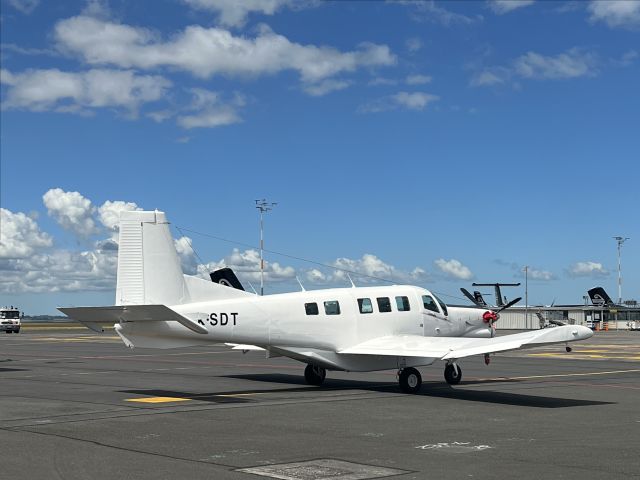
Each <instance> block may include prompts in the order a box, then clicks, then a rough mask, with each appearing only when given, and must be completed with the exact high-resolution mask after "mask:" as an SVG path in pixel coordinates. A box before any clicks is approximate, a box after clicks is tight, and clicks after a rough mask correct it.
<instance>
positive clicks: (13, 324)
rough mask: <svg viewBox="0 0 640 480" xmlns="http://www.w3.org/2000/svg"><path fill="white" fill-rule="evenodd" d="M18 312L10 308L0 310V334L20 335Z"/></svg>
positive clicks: (19, 316)
mask: <svg viewBox="0 0 640 480" xmlns="http://www.w3.org/2000/svg"><path fill="white" fill-rule="evenodd" d="M20 318H21V315H20V310H18V309H17V308H15V307H14V306H13V305H12V306H11V307H3V308H0V332H2V331H5V332H6V333H20Z"/></svg>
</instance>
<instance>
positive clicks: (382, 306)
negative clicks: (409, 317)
mask: <svg viewBox="0 0 640 480" xmlns="http://www.w3.org/2000/svg"><path fill="white" fill-rule="evenodd" d="M376 300H377V301H378V311H379V312H390V311H391V300H389V297H378V298H376Z"/></svg>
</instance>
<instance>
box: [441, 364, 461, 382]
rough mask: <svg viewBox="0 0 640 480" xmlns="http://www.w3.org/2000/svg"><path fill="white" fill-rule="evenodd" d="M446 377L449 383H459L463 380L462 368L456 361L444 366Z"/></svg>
mask: <svg viewBox="0 0 640 480" xmlns="http://www.w3.org/2000/svg"><path fill="white" fill-rule="evenodd" d="M444 379H445V380H446V381H447V383H448V384H449V385H457V384H459V383H460V380H462V370H460V367H459V366H458V365H456V364H455V363H450V364H448V365H447V366H446V367H444Z"/></svg>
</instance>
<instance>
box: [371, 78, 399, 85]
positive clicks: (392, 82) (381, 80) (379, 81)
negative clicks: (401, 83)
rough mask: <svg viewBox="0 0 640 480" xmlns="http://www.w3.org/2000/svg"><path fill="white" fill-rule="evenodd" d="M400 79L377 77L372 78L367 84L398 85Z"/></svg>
mask: <svg viewBox="0 0 640 480" xmlns="http://www.w3.org/2000/svg"><path fill="white" fill-rule="evenodd" d="M397 84H398V80H394V79H393V78H384V77H376V78H374V79H372V80H370V81H369V82H368V83H367V85H368V86H370V87H377V86H380V85H397Z"/></svg>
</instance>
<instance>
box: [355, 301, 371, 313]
mask: <svg viewBox="0 0 640 480" xmlns="http://www.w3.org/2000/svg"><path fill="white" fill-rule="evenodd" d="M358 308H359V309H360V313H373V305H372V304H371V299H370V298H359V299H358Z"/></svg>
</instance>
